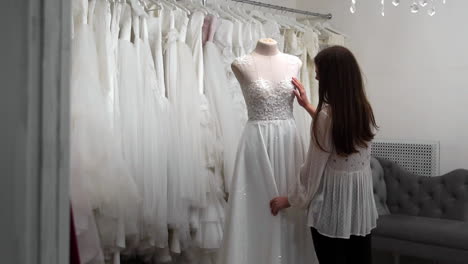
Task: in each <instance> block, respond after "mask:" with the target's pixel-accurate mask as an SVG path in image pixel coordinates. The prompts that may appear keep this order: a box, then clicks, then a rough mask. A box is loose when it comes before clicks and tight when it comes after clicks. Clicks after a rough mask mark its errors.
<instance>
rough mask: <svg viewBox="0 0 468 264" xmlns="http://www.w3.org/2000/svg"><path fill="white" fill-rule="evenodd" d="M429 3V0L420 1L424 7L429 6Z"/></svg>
mask: <svg viewBox="0 0 468 264" xmlns="http://www.w3.org/2000/svg"><path fill="white" fill-rule="evenodd" d="M427 3H428V1H427V0H419V5H420V6H422V7H425V6H427Z"/></svg>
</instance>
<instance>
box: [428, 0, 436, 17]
mask: <svg viewBox="0 0 468 264" xmlns="http://www.w3.org/2000/svg"><path fill="white" fill-rule="evenodd" d="M427 14H428V15H430V16H434V15H435V14H436V7H435V4H434V0H431V7H430V8H429V9H428V10H427Z"/></svg>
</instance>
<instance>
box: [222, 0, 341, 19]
mask: <svg viewBox="0 0 468 264" xmlns="http://www.w3.org/2000/svg"><path fill="white" fill-rule="evenodd" d="M231 1H234V2H238V3H244V4H249V5H256V6H261V7H266V8H271V9H276V10H280V11H286V12H290V13H296V14H301V15H306V16H315V17H320V18H324V19H332V17H333V16H332V14H322V13H315V12H310V11H304V10H299V9H293V8H289V7H284V6H277V5H271V4H267V3H262V2H257V1H251V0H231Z"/></svg>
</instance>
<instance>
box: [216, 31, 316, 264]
mask: <svg viewBox="0 0 468 264" xmlns="http://www.w3.org/2000/svg"><path fill="white" fill-rule="evenodd" d="M300 67H301V61H300V60H299V59H298V58H297V57H294V56H291V55H286V54H283V53H280V52H279V51H278V48H277V45H276V41H274V40H272V39H265V40H260V41H259V42H258V44H257V47H256V49H255V51H254V52H253V53H252V54H250V55H247V56H244V57H241V58H237V59H236V60H235V61H234V63H233V70H234V73H235V74H236V77H237V79H238V80H239V82H240V84H241V87H242V92H243V94H244V98H245V101H246V104H247V108H248V115H249V121H248V122H247V124H246V126H245V129H244V134H243V136H242V138H241V141H240V143H239V148H238V152H237V158H236V163H235V169H234V176H233V179H232V183H231V184H232V185H231V189H230V195H229V201H228V209H227V215H226V224H225V229H224V240H223V246H222V247H221V250H220V254H219V259H218V262H219V263H223V264H234V263H242V264H310V263H317V261H316V257H315V253H314V248H313V244H312V238H311V235H310V231H309V229H308V227H307V223H306V218H305V212H304V211H302V210H298V209H295V208H289V209H287V210H285V211H283V212H281V213H280V214H279V215H278V216H272V214H271V211H270V208H269V202H270V200H271V199H272V198H274V197H277V196H284V195H287V193H288V187H289V185H290V184H292V183H293V182H294V177H295V175H296V174H297V173H299V169H300V166H301V164H302V162H303V158H304V155H303V151H302V149H301V148H302V147H301V142H300V138H299V137H298V134H297V131H296V124H295V121H294V118H293V102H294V94H293V90H294V86H293V85H292V83H291V80H292V77H296V76H297V75H298V73H299V70H300Z"/></svg>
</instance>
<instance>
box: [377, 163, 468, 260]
mask: <svg viewBox="0 0 468 264" xmlns="http://www.w3.org/2000/svg"><path fill="white" fill-rule="evenodd" d="M371 168H372V174H373V181H374V198H375V201H376V206H377V210H378V212H379V219H378V221H377V228H376V229H374V230H373V232H372V236H373V237H372V246H373V248H374V249H376V250H381V251H388V252H392V253H393V254H394V256H398V255H404V256H414V257H418V258H424V259H430V260H436V261H443V263H457V264H458V263H460V264H462V263H463V264H468V170H455V171H452V172H450V173H448V174H445V175H443V176H440V177H423V176H417V175H413V174H411V173H409V172H407V171H406V170H404V169H403V168H401V167H400V166H398V165H397V164H395V163H393V162H391V161H388V160H384V159H375V158H373V159H372V161H371ZM395 260H396V261H398V259H395Z"/></svg>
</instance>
